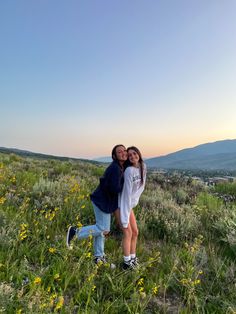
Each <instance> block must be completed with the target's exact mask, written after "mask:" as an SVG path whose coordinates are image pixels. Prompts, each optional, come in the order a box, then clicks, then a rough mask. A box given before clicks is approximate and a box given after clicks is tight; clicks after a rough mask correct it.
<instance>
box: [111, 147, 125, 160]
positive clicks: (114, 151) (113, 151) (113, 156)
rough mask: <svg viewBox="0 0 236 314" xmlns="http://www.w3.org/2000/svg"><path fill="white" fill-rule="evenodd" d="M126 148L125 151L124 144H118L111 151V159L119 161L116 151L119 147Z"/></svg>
mask: <svg viewBox="0 0 236 314" xmlns="http://www.w3.org/2000/svg"><path fill="white" fill-rule="evenodd" d="M120 146H121V147H124V149H125V146H124V145H123V144H117V145H116V146H114V147H113V148H112V151H111V158H112V159H113V160H117V155H116V149H117V147H120Z"/></svg>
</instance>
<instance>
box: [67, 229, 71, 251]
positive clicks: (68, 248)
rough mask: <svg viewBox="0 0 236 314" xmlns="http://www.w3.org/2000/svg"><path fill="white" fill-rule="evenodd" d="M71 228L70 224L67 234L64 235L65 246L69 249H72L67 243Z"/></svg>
mask: <svg viewBox="0 0 236 314" xmlns="http://www.w3.org/2000/svg"><path fill="white" fill-rule="evenodd" d="M71 228H72V226H70V227H69V229H68V231H67V235H66V246H67V247H68V249H69V250H72V246H71V245H70V243H69V234H70V230H71Z"/></svg>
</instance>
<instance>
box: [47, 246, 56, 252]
mask: <svg viewBox="0 0 236 314" xmlns="http://www.w3.org/2000/svg"><path fill="white" fill-rule="evenodd" d="M48 251H49V252H50V253H52V254H53V253H56V249H55V248H54V247H50V248H49V249H48Z"/></svg>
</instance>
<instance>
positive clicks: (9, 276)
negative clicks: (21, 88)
mask: <svg viewBox="0 0 236 314" xmlns="http://www.w3.org/2000/svg"><path fill="white" fill-rule="evenodd" d="M103 171H104V167H103V166H99V165H96V164H93V163H88V162H83V161H76V160H68V161H60V160H57V159H48V160H47V159H37V158H29V157H19V156H17V155H14V154H11V155H9V154H0V232H1V248H0V281H1V283H0V304H1V306H0V311H1V312H3V313H112V314H113V313H117V314H118V313H147V314H149V313H235V312H236V289H235V285H236V279H235V278H236V276H235V273H236V265H235V257H236V253H235V252H236V242H235V232H236V205H235V204H234V203H232V202H231V203H223V201H222V200H221V199H220V198H217V197H216V196H214V195H213V194H212V193H211V191H205V188H204V187H203V186H201V185H199V183H196V182H195V181H192V180H191V179H187V178H183V177H181V176H180V175H178V174H173V175H172V176H171V177H168V179H166V178H165V177H164V176H161V175H156V174H149V175H148V178H147V186H146V189H145V192H144V193H143V195H142V198H141V203H140V205H139V206H138V207H137V208H136V209H135V212H136V213H137V220H138V226H139V231H140V234H139V242H138V256H139V259H140V262H141V267H140V268H139V269H138V270H137V271H131V272H125V271H122V269H121V268H120V262H121V261H122V251H121V234H120V232H119V230H118V229H117V228H116V225H115V223H114V222H113V224H112V232H111V235H110V236H108V238H107V241H106V252H107V258H108V259H109V260H110V261H112V262H113V263H115V264H116V265H117V268H116V269H115V270H111V269H110V268H108V267H104V266H95V265H94V263H93V258H92V239H88V240H84V241H80V242H79V241H76V240H75V241H74V248H73V250H68V249H67V248H66V245H65V238H66V231H67V228H68V226H69V225H70V224H73V225H74V224H77V226H81V225H83V224H88V223H94V215H93V211H92V206H91V202H90V200H89V194H90V193H91V192H92V191H93V189H94V188H95V187H96V186H97V184H98V180H99V177H100V176H101V174H102V173H103ZM212 192H214V191H212ZM224 193H225V190H224ZM231 193H232V191H231Z"/></svg>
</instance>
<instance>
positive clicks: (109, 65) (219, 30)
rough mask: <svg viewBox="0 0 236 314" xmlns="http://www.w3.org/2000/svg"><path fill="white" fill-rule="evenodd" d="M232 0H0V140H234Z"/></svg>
mask: <svg viewBox="0 0 236 314" xmlns="http://www.w3.org/2000/svg"><path fill="white" fill-rule="evenodd" d="M235 12H236V1H235V0H225V1H222V0H198V1H197V0H192V1H189V0H178V1H176V0H155V1H154V0H152V1H151V0H150V1H149V0H148V1H144V0H142V1H141V0H130V1H129V0H119V1H115V0H114V1H111V0H99V1H89V0H86V1H85V0H83V1H80V0H71V1H62V0H50V1H48V0H47V1H46V0H41V1H32V0H22V1H19V0H8V1H1V3H0V38H1V49H0V108H1V123H0V146H5V147H16V148H20V149H27V150H31V151H36V152H42V153H49V154H54V155H64V156H71V157H83V158H93V157H96V156H106V155H109V154H110V151H111V148H112V147H113V146H114V145H115V144H117V143H124V144H125V145H127V146H129V145H136V146H138V147H139V148H140V150H141V151H142V152H143V155H144V156H145V157H151V156H159V155H164V154H167V153H170V152H174V151H176V150H179V149H182V148H186V147H192V146H195V145H198V144H202V143H206V142H212V141H216V140H222V139H229V138H231V139H232V138H236V129H235V117H236V89H235V86H236V58H235V56H236V40H235V38H236V19H235Z"/></svg>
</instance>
